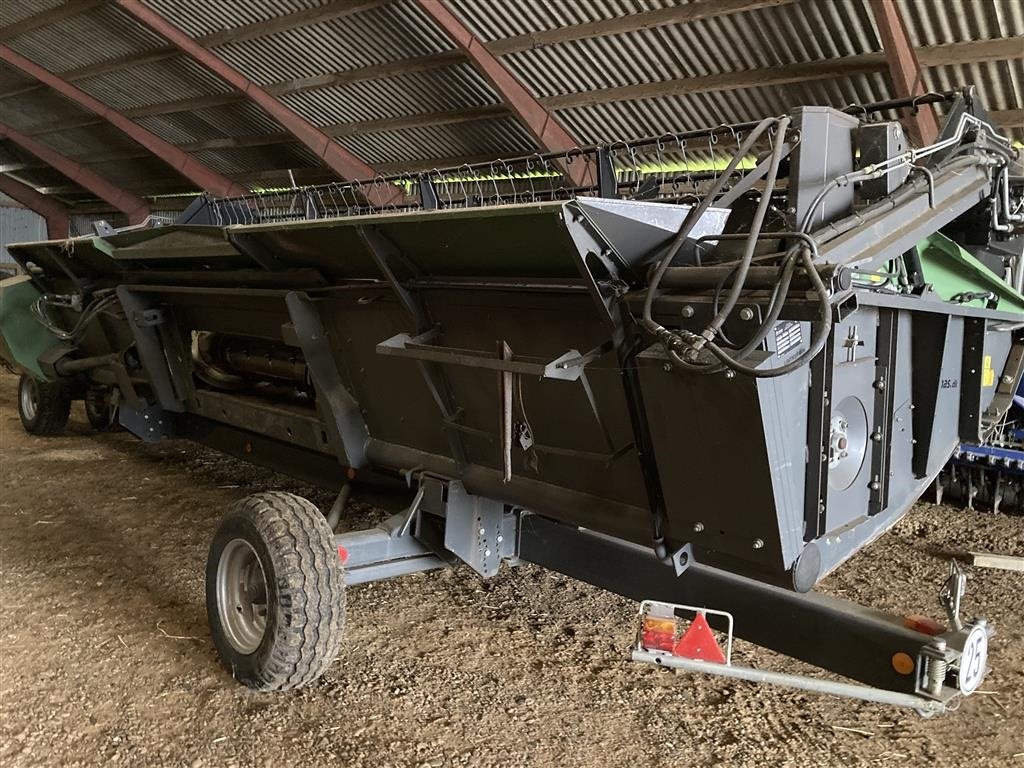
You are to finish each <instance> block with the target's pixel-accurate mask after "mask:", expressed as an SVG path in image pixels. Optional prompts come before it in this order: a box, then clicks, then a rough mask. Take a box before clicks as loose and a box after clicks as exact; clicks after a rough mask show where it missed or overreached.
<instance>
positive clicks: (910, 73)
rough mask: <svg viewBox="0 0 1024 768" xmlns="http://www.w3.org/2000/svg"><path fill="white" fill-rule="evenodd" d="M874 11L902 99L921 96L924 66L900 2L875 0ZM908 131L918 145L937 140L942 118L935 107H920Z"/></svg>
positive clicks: (912, 118) (894, 84)
mask: <svg viewBox="0 0 1024 768" xmlns="http://www.w3.org/2000/svg"><path fill="white" fill-rule="evenodd" d="M871 11H872V13H873V14H874V17H875V24H876V25H877V27H878V36H879V37H880V38H881V41H882V50H883V52H884V53H885V58H886V61H887V62H888V64H889V76H890V77H891V79H892V84H893V90H894V91H895V95H896V96H899V97H908V96H909V97H913V96H921V95H923V94H924V93H925V92H926V89H925V87H924V78H923V75H922V72H921V64H920V62H919V61H918V60H917V52H916V51H915V50H914V45H913V43H912V42H911V40H910V33H909V32H908V31H907V22H906V21H905V20H904V18H903V14H902V13H901V12H900V9H899V6H897V5H896V0H871ZM907 123H908V124H907V129H908V132H909V133H910V135H911V137H912V138H913V139H914V140H915V141H916V142H917V144H918V146H924V145H926V144H930V143H932V142H933V141H935V137H936V136H938V135H939V119H938V117H936V115H935V108H934V107H933V106H932V105H931V104H923V105H920V106H918V107H916V108H915V109H914V111H913V114H912V115H911V116H910V118H909V119H908V121H907Z"/></svg>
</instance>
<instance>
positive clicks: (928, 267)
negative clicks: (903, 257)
mask: <svg viewBox="0 0 1024 768" xmlns="http://www.w3.org/2000/svg"><path fill="white" fill-rule="evenodd" d="M917 252H918V254H919V255H920V256H921V267H922V269H923V270H924V279H925V281H926V282H928V283H931V284H932V286H933V287H934V288H935V292H936V293H937V294H939V296H941V297H942V298H943V299H945V300H946V301H949V300H950V299H951V298H952V297H953V296H955V295H956V294H958V293H964V292H969V291H980V292H985V291H991V292H993V293H995V294H996V296H998V297H999V307H998V308H999V309H1000V310H1002V311H1004V312H1021V313H1024V296H1022V295H1021V294H1020V293H1018V292H1017V291H1015V290H1014V289H1013V288H1012V287H1011V286H1009V285H1007V284H1006V282H1005V281H1004V280H1003V279H1002V278H1001V277H999V275H997V274H996V273H995V272H993V271H992V270H990V269H989V268H988V267H986V266H985V265H984V264H982V263H981V262H980V261H978V260H977V259H976V258H974V257H973V256H971V254H969V253H968V252H967V251H965V250H964V249H963V248H961V247H960V246H959V245H957V244H956V243H955V242H953V241H952V240H950V239H949V238H948V237H946V236H945V235H942V234H939V233H938V232H936V233H935V234H933V235H931V236H929V237H928V238H927V239H926V240H924V241H923V242H921V243H920V244H918V246H917ZM965 306H968V307H984V306H985V302H984V301H983V300H981V299H976V300H974V301H969V302H966V303H965Z"/></svg>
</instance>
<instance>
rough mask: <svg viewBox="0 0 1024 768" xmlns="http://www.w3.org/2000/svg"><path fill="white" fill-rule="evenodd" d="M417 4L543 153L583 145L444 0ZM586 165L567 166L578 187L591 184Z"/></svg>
mask: <svg viewBox="0 0 1024 768" xmlns="http://www.w3.org/2000/svg"><path fill="white" fill-rule="evenodd" d="M416 3H417V5H419V7H420V8H422V9H423V11H424V13H426V14H427V16H429V17H430V18H431V19H433V20H434V22H435V23H436V24H437V25H438V26H439V27H441V29H442V30H444V32H445V33H446V34H447V35H448V37H450V38H451V40H452V42H454V43H455V44H456V45H457V46H458V47H459V48H460V49H461V50H462V51H463V53H465V54H466V56H468V57H469V59H470V60H471V61H472V62H473V64H474V66H475V67H476V69H477V70H478V71H479V72H480V74H481V75H483V76H484V78H485V79H486V80H487V82H489V83H490V84H491V87H492V88H494V90H495V91H497V93H498V95H499V96H500V97H501V100H502V102H504V104H505V105H506V106H507V107H508V108H509V110H510V111H511V112H512V113H513V114H514V115H515V116H516V117H517V118H518V119H519V121H520V122H521V123H522V124H523V125H524V126H525V127H526V129H527V130H528V131H529V132H530V135H531V136H533V138H534V140H535V141H536V142H537V145H538V146H539V147H540V148H541V150H542V151H544V152H567V151H569V150H571V149H573V148H575V147H578V146H579V142H578V141H576V139H574V138H573V137H572V136H571V135H569V132H568V131H566V130H565V128H563V127H562V126H561V124H560V123H559V122H558V121H557V120H556V119H555V116H554V115H553V114H552V113H551V112H549V111H548V110H547V109H546V108H545V107H544V105H543V104H541V103H540V102H539V101H537V99H536V98H534V96H533V94H531V93H530V92H529V91H528V90H526V88H525V87H524V86H523V84H522V83H520V82H519V80H518V79H517V78H516V76H515V75H513V74H512V73H511V72H509V70H508V68H507V67H506V66H505V65H504V64H502V63H501V61H499V60H498V58H497V57H495V56H494V54H492V53H491V52H490V51H488V50H487V48H486V47H484V44H483V43H482V42H481V41H480V40H479V39H478V38H477V37H476V36H475V35H474V34H473V33H472V32H470V31H469V30H468V29H466V27H465V25H464V24H463V23H462V22H461V21H459V19H458V18H456V16H455V15H454V14H453V13H452V12H451V11H449V10H448V9H447V8H446V7H445V6H444V4H443V3H441V2H440V0H416ZM584 166H585V164H584V163H582V162H577V163H574V164H572V165H568V166H567V171H568V173H569V175H570V177H572V181H573V182H574V183H576V184H578V185H582V184H585V183H588V182H589V179H586V178H584V176H587V175H588V174H587V169H586V168H585V167H584Z"/></svg>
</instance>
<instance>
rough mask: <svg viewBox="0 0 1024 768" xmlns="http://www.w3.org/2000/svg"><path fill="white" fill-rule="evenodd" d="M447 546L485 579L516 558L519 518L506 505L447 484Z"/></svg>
mask: <svg viewBox="0 0 1024 768" xmlns="http://www.w3.org/2000/svg"><path fill="white" fill-rule="evenodd" d="M445 518H446V520H445V528H444V546H445V548H446V549H448V550H449V551H450V552H453V553H454V554H455V555H457V556H458V558H459V559H460V560H462V561H463V562H465V563H466V564H467V565H469V567H470V568H472V569H473V570H474V571H476V572H477V573H479V574H480V575H481V576H483V577H484V578H485V579H486V578H489V577H491V576H494V575H495V574H496V573H497V572H498V566H500V565H501V561H502V560H503V559H504V558H506V557H511V556H513V555H514V554H515V545H516V527H517V526H516V515H515V513H513V512H506V511H505V505H504V504H503V503H502V502H500V501H494V500H493V499H488V498H485V497H483V496H475V495H473V494H470V493H468V492H467V491H466V488H465V486H463V485H462V483H460V482H451V483H449V484H448V502H447V505H446V507H445Z"/></svg>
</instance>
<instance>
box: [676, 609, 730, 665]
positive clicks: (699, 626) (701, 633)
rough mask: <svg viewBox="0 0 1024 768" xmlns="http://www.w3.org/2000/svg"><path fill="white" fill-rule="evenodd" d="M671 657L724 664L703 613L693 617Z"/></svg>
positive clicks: (713, 634) (720, 650)
mask: <svg viewBox="0 0 1024 768" xmlns="http://www.w3.org/2000/svg"><path fill="white" fill-rule="evenodd" d="M672 655H673V656H681V657H683V658H684V659H699V660H700V661H710V662H713V663H715V664H725V654H724V653H722V649H721V648H719V647H718V641H717V640H716V639H715V633H714V632H712V631H711V627H710V626H708V620H707V619H706V618H704V614H703V613H698V614H697V615H696V616H695V617H694V619H693V621H692V622H691V623H690V626H689V627H688V628H687V630H686V631H685V632H684V633H683V636H682V637H680V638H679V642H678V643H676V645H675V648H673V649H672Z"/></svg>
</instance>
